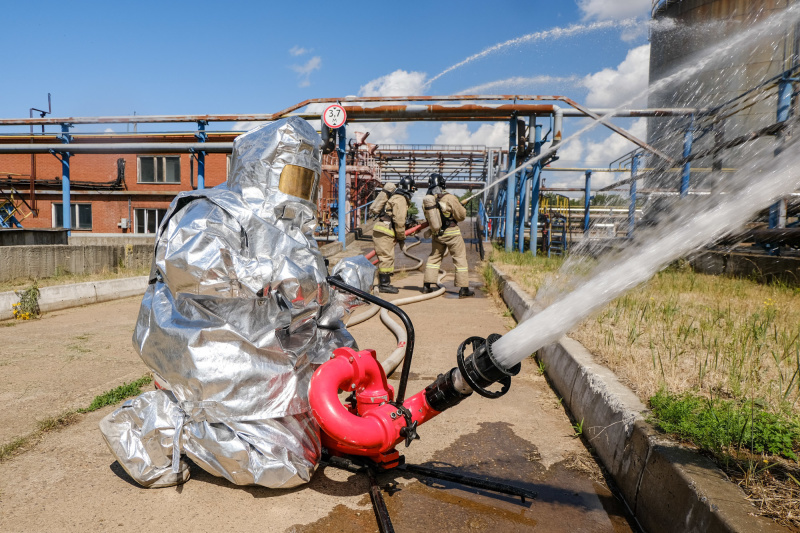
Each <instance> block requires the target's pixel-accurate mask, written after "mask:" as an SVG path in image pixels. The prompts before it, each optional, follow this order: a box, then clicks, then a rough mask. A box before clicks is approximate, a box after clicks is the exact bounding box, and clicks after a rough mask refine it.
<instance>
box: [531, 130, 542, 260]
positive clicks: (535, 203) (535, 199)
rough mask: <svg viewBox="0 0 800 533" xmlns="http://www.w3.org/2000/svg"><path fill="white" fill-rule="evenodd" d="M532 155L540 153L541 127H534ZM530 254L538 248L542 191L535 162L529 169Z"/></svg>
mask: <svg viewBox="0 0 800 533" xmlns="http://www.w3.org/2000/svg"><path fill="white" fill-rule="evenodd" d="M533 135H534V136H533V155H534V157H535V156H538V155H541V153H542V126H541V125H540V124H536V125H535V129H534V134H533ZM531 179H532V180H533V181H532V184H533V186H532V187H531V219H530V220H531V243H530V247H531V254H533V255H534V256H535V255H536V248H537V247H538V246H539V193H540V191H541V189H542V164H541V162H537V163H535V164H534V165H533V167H532V168H531Z"/></svg>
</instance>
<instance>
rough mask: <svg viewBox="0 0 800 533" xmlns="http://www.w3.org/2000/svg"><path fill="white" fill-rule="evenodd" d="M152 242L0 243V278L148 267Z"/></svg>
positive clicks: (151, 252)
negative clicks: (73, 244)
mask: <svg viewBox="0 0 800 533" xmlns="http://www.w3.org/2000/svg"><path fill="white" fill-rule="evenodd" d="M152 257H153V246H152V244H127V245H102V246H63V245H62V246H6V247H0V281H9V280H12V279H16V278H46V277H51V276H55V275H57V274H63V273H67V272H68V273H72V274H95V273H98V272H102V271H103V270H114V269H116V268H119V267H125V268H147V267H149V266H150V263H151V261H152Z"/></svg>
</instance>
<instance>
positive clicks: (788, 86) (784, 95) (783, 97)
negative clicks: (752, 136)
mask: <svg viewBox="0 0 800 533" xmlns="http://www.w3.org/2000/svg"><path fill="white" fill-rule="evenodd" d="M792 91H793V87H792V80H791V79H789V78H781V81H780V82H778V115H777V118H778V122H786V121H787V120H789V116H790V115H791V111H792ZM782 149H783V147H782V143H780V144H779V146H778V148H776V149H775V155H778V154H779V153H780V152H781V150H782ZM782 203H783V199H780V200H778V201H777V202H775V203H774V204H772V205H771V206H769V228H770V229H775V228H777V227H779V226H780V225H781V208H782V207H783V206H782V205H781V204H782Z"/></svg>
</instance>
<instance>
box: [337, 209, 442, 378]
mask: <svg viewBox="0 0 800 533" xmlns="http://www.w3.org/2000/svg"><path fill="white" fill-rule="evenodd" d="M426 227H427V223H423V224H419V225H417V226H414V227H413V228H411V229H409V230H407V231H406V235H407V236H410V235H413V234H414V233H416V232H418V231H421V230H423V229H425V228H426ZM421 243H422V241H421V240H418V241H417V242H415V243H413V244H411V245H410V246H401V247H400V251H401V252H403V255H405V256H406V257H408V258H409V259H412V260H414V261H417V264H416V265H414V266H410V267H402V268H399V269H397V271H398V272H409V271H414V270H418V269H419V268H420V267H421V266H422V265H423V263H424V261H423V260H422V259H420V258H419V257H417V256H415V255H412V254H410V253H409V250H410V249H411V248H413V247H415V246H419V245H420V244H421ZM446 253H447V252H445V254H446ZM374 255H375V251H374V250H373V251H372V252H370V253H369V254H367V255H366V257H367V259H370V258H371V257H372V256H374ZM446 275H447V273H446V272H444V271H442V270H441V269H440V270H439V279H438V280H437V284H441V283H442V280H443V279H444V277H445V276H446ZM445 291H446V289H445V287H440V288H439V289H437V290H435V291H433V292H430V293H428V294H420V295H417V296H408V297H406V298H399V299H397V300H393V301H392V304H394V305H396V306H398V307H399V306H402V305H407V304H412V303H416V302H422V301H425V300H430V299H432V298H436V297H439V296H441V295H443V294H444V293H445ZM379 311H380V314H381V322H383V324H384V325H385V326H386V327H387V328H389V330H390V331H391V332H392V334H393V335H394V336H395V339H396V340H397V348H395V350H394V351H393V352H392V353H391V354H389V356H388V357H386V359H384V360H383V361H382V362H381V366H382V367H383V371H384V372H385V373H386V376H391V375H392V374H393V373H394V372H395V370H397V367H398V366H400V363H402V362H403V358H404V356H405V347H406V343H407V342H408V339H407V338H406V332H405V329H404V328H403V327H402V326H401V325H400V324H398V323H397V322H395V321H394V320H392V318H391V317H390V316H389V312H388V310H387V309H382V308H381V307H380V306H379V305H377V304H372V305H371V306H370V308H369V309H367V310H366V311H364V312H362V313H360V314H358V315H356V316H353V317H351V318H350V320H349V321H348V322H347V327H348V328H350V327H353V326H356V325H358V324H361V323H363V322H366V321H367V320H369V319H371V318H372V317H374V316H375V315H376V314H378V312H379Z"/></svg>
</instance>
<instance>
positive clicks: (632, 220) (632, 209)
mask: <svg viewBox="0 0 800 533" xmlns="http://www.w3.org/2000/svg"><path fill="white" fill-rule="evenodd" d="M640 157H641V154H633V158H632V159H631V189H630V190H631V198H630V205H629V206H628V238H629V239H632V238H633V230H634V229H635V228H636V174H638V172H639V158H640Z"/></svg>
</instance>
